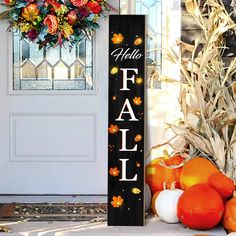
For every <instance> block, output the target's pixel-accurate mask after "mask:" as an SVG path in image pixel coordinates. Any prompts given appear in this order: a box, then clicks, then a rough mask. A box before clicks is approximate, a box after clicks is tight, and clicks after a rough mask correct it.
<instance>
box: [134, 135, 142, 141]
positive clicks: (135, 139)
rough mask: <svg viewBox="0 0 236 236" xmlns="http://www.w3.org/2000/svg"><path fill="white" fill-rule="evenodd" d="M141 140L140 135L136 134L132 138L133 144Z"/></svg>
mask: <svg viewBox="0 0 236 236" xmlns="http://www.w3.org/2000/svg"><path fill="white" fill-rule="evenodd" d="M141 140H142V135H141V134H137V135H136V136H135V137H134V141H135V142H139V141H141Z"/></svg>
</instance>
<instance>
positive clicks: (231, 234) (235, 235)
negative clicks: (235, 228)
mask: <svg viewBox="0 0 236 236" xmlns="http://www.w3.org/2000/svg"><path fill="white" fill-rule="evenodd" d="M228 236H236V233H230V234H228Z"/></svg>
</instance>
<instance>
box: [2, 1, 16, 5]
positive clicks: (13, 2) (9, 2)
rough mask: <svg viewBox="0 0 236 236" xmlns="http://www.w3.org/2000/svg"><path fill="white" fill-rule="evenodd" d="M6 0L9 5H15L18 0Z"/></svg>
mask: <svg viewBox="0 0 236 236" xmlns="http://www.w3.org/2000/svg"><path fill="white" fill-rule="evenodd" d="M4 2H5V3H6V4H7V5H14V4H15V3H16V0H4Z"/></svg>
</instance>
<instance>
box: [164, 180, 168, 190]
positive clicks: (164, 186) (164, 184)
mask: <svg viewBox="0 0 236 236" xmlns="http://www.w3.org/2000/svg"><path fill="white" fill-rule="evenodd" d="M163 189H164V190H166V189H167V187H166V180H165V181H164V182H163Z"/></svg>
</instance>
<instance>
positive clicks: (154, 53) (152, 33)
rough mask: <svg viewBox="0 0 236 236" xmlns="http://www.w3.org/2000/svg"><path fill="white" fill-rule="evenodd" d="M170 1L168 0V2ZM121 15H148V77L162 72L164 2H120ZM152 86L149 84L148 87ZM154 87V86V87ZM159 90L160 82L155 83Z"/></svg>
mask: <svg viewBox="0 0 236 236" xmlns="http://www.w3.org/2000/svg"><path fill="white" fill-rule="evenodd" d="M167 1H168V0H167ZM120 7H121V9H120V10H121V14H131V13H134V14H135V13H136V14H142V15H147V20H148V22H147V23H148V27H147V29H148V33H147V53H146V56H147V58H146V64H147V76H148V78H150V77H151V76H152V75H153V74H156V73H157V71H158V73H161V70H162V38H163V37H162V0H120ZM148 81H149V79H148ZM149 86H150V84H149V83H148V87H149ZM152 86H153V85H152ZM154 87H155V88H159V87H160V84H159V82H157V81H156V82H155V84H154Z"/></svg>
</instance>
